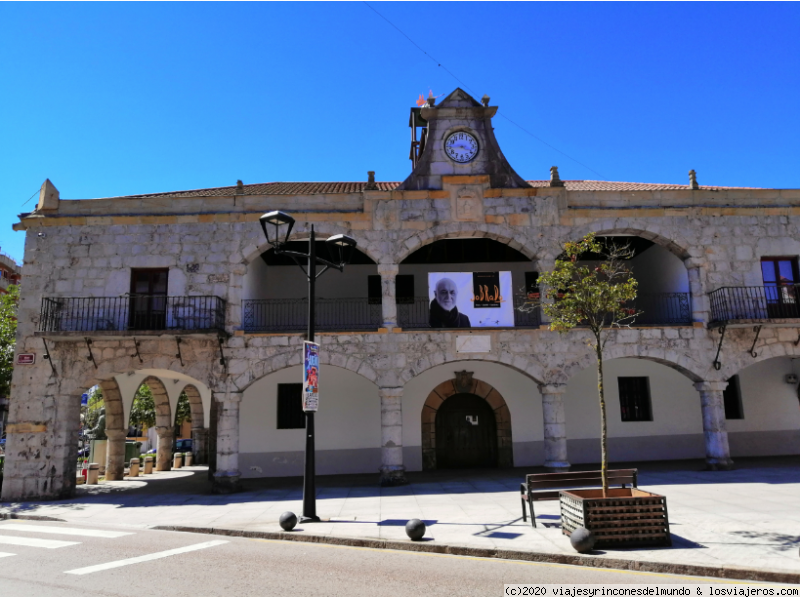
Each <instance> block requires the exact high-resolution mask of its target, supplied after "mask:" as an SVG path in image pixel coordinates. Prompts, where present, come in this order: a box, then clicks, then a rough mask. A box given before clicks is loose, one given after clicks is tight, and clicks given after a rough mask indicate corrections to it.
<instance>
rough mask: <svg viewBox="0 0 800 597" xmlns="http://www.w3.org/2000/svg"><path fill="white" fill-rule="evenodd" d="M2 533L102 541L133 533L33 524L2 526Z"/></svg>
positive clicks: (0, 526) (0, 525)
mask: <svg viewBox="0 0 800 597" xmlns="http://www.w3.org/2000/svg"><path fill="white" fill-rule="evenodd" d="M0 531H25V532H28V533H49V534H52V535H78V536H80V537H100V538H102V539H116V538H117V537H124V536H126V535H133V533H124V532H122V531H98V530H95V529H77V528H75V527H56V526H47V525H33V524H17V523H13V522H12V523H10V524H0Z"/></svg>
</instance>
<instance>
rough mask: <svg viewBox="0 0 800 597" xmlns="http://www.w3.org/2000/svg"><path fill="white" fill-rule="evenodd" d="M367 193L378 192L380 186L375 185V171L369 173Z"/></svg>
mask: <svg viewBox="0 0 800 597" xmlns="http://www.w3.org/2000/svg"><path fill="white" fill-rule="evenodd" d="M364 190H366V191H377V190H378V185H377V184H376V183H375V170H368V171H367V186H366V187H365V188H364Z"/></svg>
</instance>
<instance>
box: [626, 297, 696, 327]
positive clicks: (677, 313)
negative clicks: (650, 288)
mask: <svg viewBox="0 0 800 597" xmlns="http://www.w3.org/2000/svg"><path fill="white" fill-rule="evenodd" d="M625 306H626V307H627V308H630V309H632V310H633V311H634V312H636V311H641V314H640V315H637V316H636V318H635V319H634V320H633V321H632V322H631V325H633V326H637V327H638V326H654V327H668V326H673V325H692V300H691V295H690V294H689V293H688V292H659V293H641V294H639V295H638V296H637V297H636V298H635V299H634V300H633V301H630V302H629V304H626V305H625Z"/></svg>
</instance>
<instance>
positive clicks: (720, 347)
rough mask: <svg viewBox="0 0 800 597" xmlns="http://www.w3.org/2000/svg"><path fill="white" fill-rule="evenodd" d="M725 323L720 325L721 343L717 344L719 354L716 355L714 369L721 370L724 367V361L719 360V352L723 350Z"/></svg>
mask: <svg viewBox="0 0 800 597" xmlns="http://www.w3.org/2000/svg"><path fill="white" fill-rule="evenodd" d="M725 328H726V326H725V324H723V325H721V326H720V327H719V345H718V346H717V356H715V357H714V363H713V364H714V369H716V370H717V371H719V370H720V369H722V363H720V361H719V353H720V352H721V351H722V343H723V342H724V341H725Z"/></svg>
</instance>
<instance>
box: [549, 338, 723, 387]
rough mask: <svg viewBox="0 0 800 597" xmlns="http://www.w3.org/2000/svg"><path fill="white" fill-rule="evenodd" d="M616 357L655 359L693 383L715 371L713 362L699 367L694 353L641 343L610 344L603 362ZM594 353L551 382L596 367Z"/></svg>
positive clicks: (562, 382)
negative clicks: (689, 353)
mask: <svg viewBox="0 0 800 597" xmlns="http://www.w3.org/2000/svg"><path fill="white" fill-rule="evenodd" d="M614 359H642V360H646V361H653V362H654V363H658V364H660V365H664V366H666V367H669V368H670V369H674V370H675V371H677V372H678V373H680V374H682V375H683V376H685V377H686V378H688V379H689V380H690V381H692V382H693V383H697V382H701V381H709V379H710V376H709V374H710V372H711V371H713V368H712V366H711V362H709V363H708V368H707V370H704V369H703V368H701V367H698V365H699V363H698V362H697V359H696V358H694V356H693V355H688V354H684V353H679V352H677V351H671V350H669V349H664V348H658V347H650V346H643V345H641V344H613V345H612V344H609V345H607V347H606V349H605V350H604V351H603V362H604V363H605V362H607V361H611V360H614ZM596 366H597V365H596V361H595V357H594V354H589V353H587V354H585V355H584V356H583V357H582V358H581V359H579V360H576V361H573V362H572V363H569V364H567V365H566V366H565V367H564V368H563V370H562V371H563V373H562V376H563V377H561V378H558V379H551V380H549V381H550V383H554V384H567V383H569V381H570V379H572V378H573V377H575V375H576V374H577V373H579V372H580V371H583V370H584V369H588V368H589V367H596Z"/></svg>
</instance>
